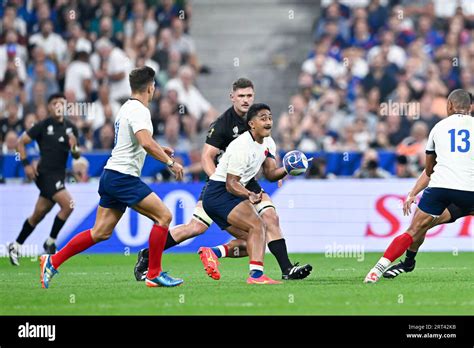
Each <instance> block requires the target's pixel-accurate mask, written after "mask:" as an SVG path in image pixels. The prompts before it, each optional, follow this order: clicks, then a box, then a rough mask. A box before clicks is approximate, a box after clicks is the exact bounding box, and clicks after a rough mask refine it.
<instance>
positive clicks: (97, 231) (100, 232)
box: [91, 226, 113, 242]
mask: <svg viewBox="0 0 474 348" xmlns="http://www.w3.org/2000/svg"><path fill="white" fill-rule="evenodd" d="M112 231H113V229H109V228H103V227H100V226H98V227H95V226H94V228H92V230H91V236H92V239H94V240H95V241H96V242H102V241H104V240H107V239H109V238H110V237H111V236H112Z"/></svg>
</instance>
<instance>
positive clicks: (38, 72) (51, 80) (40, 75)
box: [25, 62, 59, 102]
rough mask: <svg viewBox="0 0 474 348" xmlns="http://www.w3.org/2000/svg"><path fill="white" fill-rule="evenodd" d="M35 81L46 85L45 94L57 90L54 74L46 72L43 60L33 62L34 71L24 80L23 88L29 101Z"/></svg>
mask: <svg viewBox="0 0 474 348" xmlns="http://www.w3.org/2000/svg"><path fill="white" fill-rule="evenodd" d="M37 82H43V83H44V85H45V86H46V94H47V95H48V96H49V95H52V94H54V93H57V92H58V91H59V85H58V81H57V80H56V78H55V76H52V75H51V74H50V73H49V72H48V70H47V68H46V64H45V62H43V63H40V62H38V63H36V64H35V66H34V73H33V75H32V76H30V78H29V79H28V81H27V82H26V86H25V90H26V93H27V100H28V101H29V102H31V101H32V100H33V86H34V85H35V83H37Z"/></svg>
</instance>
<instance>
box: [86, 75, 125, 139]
mask: <svg viewBox="0 0 474 348" xmlns="http://www.w3.org/2000/svg"><path fill="white" fill-rule="evenodd" d="M109 95H110V89H109V86H108V85H106V84H102V85H100V86H99V91H98V96H99V98H98V99H97V100H96V101H95V102H94V103H93V104H92V107H91V111H92V114H90V115H88V118H87V123H88V125H89V126H91V127H92V129H93V130H94V131H95V130H97V129H98V128H100V127H102V126H103V125H104V123H106V122H109V123H112V124H113V123H114V122H115V117H116V116H117V114H118V112H119V110H120V103H118V102H116V101H115V100H111V99H110V97H109Z"/></svg>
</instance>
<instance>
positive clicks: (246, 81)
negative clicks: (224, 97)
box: [232, 77, 254, 92]
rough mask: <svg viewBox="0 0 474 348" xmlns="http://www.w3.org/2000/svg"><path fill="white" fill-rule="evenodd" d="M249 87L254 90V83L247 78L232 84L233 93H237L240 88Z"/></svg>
mask: <svg viewBox="0 0 474 348" xmlns="http://www.w3.org/2000/svg"><path fill="white" fill-rule="evenodd" d="M248 87H251V88H252V89H253V88H254V87H253V83H252V81H250V80H249V79H246V78H245V77H241V78H239V79H238V80H236V81H234V83H233V84H232V91H234V92H235V91H236V90H238V89H240V88H248Z"/></svg>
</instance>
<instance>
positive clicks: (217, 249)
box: [211, 247, 222, 257]
mask: <svg viewBox="0 0 474 348" xmlns="http://www.w3.org/2000/svg"><path fill="white" fill-rule="evenodd" d="M211 250H212V251H213V252H214V254H216V256H217V257H222V253H221V251H220V250H219V248H218V247H212V248H211Z"/></svg>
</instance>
